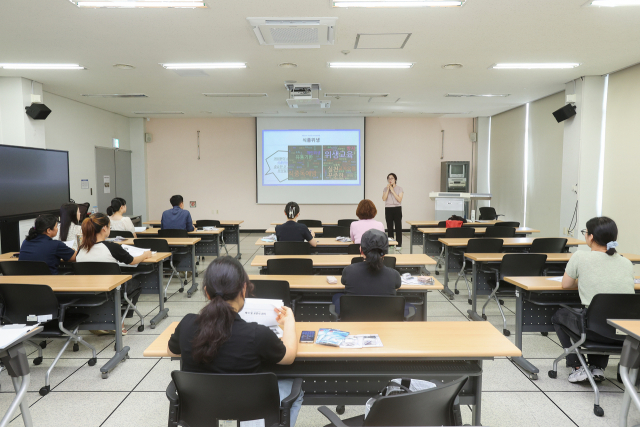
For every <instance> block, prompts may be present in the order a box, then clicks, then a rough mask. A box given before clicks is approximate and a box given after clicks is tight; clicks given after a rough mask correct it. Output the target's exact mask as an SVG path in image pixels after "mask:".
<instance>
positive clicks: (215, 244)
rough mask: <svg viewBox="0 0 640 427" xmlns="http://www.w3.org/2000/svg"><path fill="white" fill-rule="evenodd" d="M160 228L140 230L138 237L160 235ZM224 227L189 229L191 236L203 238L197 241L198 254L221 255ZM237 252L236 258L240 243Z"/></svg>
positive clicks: (238, 256) (239, 255)
mask: <svg viewBox="0 0 640 427" xmlns="http://www.w3.org/2000/svg"><path fill="white" fill-rule="evenodd" d="M159 230H160V229H159V228H149V229H147V230H145V231H139V232H137V233H136V235H137V236H138V238H146V237H151V238H154V237H158V231H159ZM224 231H225V229H224V228H218V229H217V230H195V231H189V232H188V234H189V236H190V237H199V238H200V239H201V240H200V241H199V242H198V243H196V256H197V257H201V256H215V257H219V256H220V250H221V248H222V244H221V242H220V236H222V235H223V234H224ZM236 249H237V253H236V259H240V257H241V253H240V245H236Z"/></svg>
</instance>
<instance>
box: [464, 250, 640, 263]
mask: <svg viewBox="0 0 640 427" xmlns="http://www.w3.org/2000/svg"><path fill="white" fill-rule="evenodd" d="M505 255H507V254H505V253H499V254H474V253H465V254H464V256H465V258H469V259H472V260H474V261H480V262H489V261H501V260H502V257H504V256H505ZM546 255H547V261H548V262H568V261H569V258H571V255H573V253H571V252H563V253H561V254H546ZM621 255H622V256H623V257H625V258H627V259H628V260H629V261H631V262H640V255H635V254H621Z"/></svg>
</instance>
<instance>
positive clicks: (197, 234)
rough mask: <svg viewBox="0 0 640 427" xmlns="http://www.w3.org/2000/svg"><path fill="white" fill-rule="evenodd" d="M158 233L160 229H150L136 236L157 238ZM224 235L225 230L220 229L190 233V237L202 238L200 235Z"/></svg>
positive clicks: (139, 232)
mask: <svg viewBox="0 0 640 427" xmlns="http://www.w3.org/2000/svg"><path fill="white" fill-rule="evenodd" d="M158 231H160V229H159V228H148V229H147V230H145V231H138V232H137V233H136V236H138V237H144V236H145V235H146V236H149V235H152V236H157V235H158ZM222 233H224V228H218V229H217V230H195V231H189V235H190V236H200V235H204V236H207V235H212V234H222Z"/></svg>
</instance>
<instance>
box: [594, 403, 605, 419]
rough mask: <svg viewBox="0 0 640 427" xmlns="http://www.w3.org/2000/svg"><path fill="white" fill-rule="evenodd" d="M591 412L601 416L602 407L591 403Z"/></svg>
mask: <svg viewBox="0 0 640 427" xmlns="http://www.w3.org/2000/svg"><path fill="white" fill-rule="evenodd" d="M593 413H594V414H596V416H598V417H602V416H603V415H604V409H602V408H601V407H600V405H593Z"/></svg>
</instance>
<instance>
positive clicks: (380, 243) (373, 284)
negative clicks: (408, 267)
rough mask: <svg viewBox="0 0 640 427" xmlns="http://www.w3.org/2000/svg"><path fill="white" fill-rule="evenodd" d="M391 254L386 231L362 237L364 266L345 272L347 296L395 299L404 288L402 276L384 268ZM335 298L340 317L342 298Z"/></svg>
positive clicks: (345, 270)
mask: <svg viewBox="0 0 640 427" xmlns="http://www.w3.org/2000/svg"><path fill="white" fill-rule="evenodd" d="M387 252H389V239H388V237H387V235H386V234H385V233H384V231H380V230H369V231H367V232H365V233H364V234H363V235H362V241H361V242H360V254H361V255H362V257H363V258H364V261H363V262H357V263H355V264H351V265H349V266H347V267H345V269H344V270H342V284H343V285H344V293H345V294H347V295H395V294H396V289H398V288H399V287H400V285H401V284H402V279H401V278H400V273H398V271H397V270H395V269H393V268H389V267H387V266H385V265H384V264H383V261H382V259H383V258H384V256H385V254H386V253H387ZM341 296H342V293H338V294H335V295H334V296H333V298H332V301H333V305H334V306H335V308H336V313H338V314H340V297H341Z"/></svg>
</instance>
